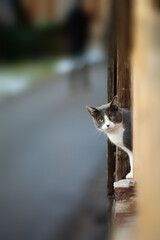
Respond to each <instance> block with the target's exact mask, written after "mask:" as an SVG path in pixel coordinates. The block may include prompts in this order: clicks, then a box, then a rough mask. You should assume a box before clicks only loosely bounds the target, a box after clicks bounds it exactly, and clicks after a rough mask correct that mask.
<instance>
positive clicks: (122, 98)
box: [116, 0, 131, 181]
mask: <svg viewBox="0 0 160 240" xmlns="http://www.w3.org/2000/svg"><path fill="white" fill-rule="evenodd" d="M116 22H117V96H118V102H119V105H120V107H123V108H129V109H130V106H131V96H130V92H131V72H130V48H131V40H130V39H131V33H130V29H131V0H118V1H116ZM129 170H130V166H129V160H128V156H127V154H126V153H125V152H124V151H122V150H121V149H119V148H117V149H116V181H117V180H120V179H123V178H125V177H126V175H127V173H128V172H129Z"/></svg>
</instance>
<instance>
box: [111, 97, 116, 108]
mask: <svg viewBox="0 0 160 240" xmlns="http://www.w3.org/2000/svg"><path fill="white" fill-rule="evenodd" d="M110 108H114V109H118V99H117V96H114V97H113V99H112V101H111V103H110Z"/></svg>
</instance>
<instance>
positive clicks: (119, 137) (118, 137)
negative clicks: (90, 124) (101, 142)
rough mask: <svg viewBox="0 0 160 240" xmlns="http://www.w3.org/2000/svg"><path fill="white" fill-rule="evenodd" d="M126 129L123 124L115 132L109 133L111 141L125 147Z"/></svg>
mask: <svg viewBox="0 0 160 240" xmlns="http://www.w3.org/2000/svg"><path fill="white" fill-rule="evenodd" d="M124 131H125V129H124V128H123V127H122V126H121V127H119V128H118V129H116V130H115V131H113V132H110V133H107V135H108V137H109V139H110V140H111V142H113V143H114V144H115V145H117V146H119V147H123V145H124V144H123V134H124Z"/></svg>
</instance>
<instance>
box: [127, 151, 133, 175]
mask: <svg viewBox="0 0 160 240" xmlns="http://www.w3.org/2000/svg"><path fill="white" fill-rule="evenodd" d="M128 155H129V162H130V169H131V170H130V172H129V173H128V174H127V175H126V178H133V154H132V153H131V152H130V153H128Z"/></svg>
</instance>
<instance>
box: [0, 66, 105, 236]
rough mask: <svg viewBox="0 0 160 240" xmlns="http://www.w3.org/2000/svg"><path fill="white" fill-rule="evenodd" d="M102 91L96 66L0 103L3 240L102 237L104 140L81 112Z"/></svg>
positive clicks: (102, 69) (98, 99)
mask: <svg viewBox="0 0 160 240" xmlns="http://www.w3.org/2000/svg"><path fill="white" fill-rule="evenodd" d="M105 94H106V66H105V64H94V65H92V66H89V67H87V66H86V67H84V68H83V69H81V70H75V71H73V72H72V73H70V74H66V75H60V76H56V77H55V78H54V79H53V81H51V80H48V81H46V82H45V83H43V84H41V85H39V86H37V87H34V88H32V89H30V90H29V91H26V92H23V94H21V95H19V96H17V97H14V98H10V99H7V100H6V101H3V102H2V103H1V104H0V136H1V137H0V152H1V161H0V185H1V194H0V198H1V199H0V205H1V207H0V208H1V210H0V212H1V221H0V225H1V226H0V229H1V230H0V239H2V240H51V239H52V240H61V239H62V240H67V239H68V240H72V239H73V240H101V239H102V240H103V239H105V237H104V234H105V224H106V222H105V221H106V214H105V211H106V199H105V197H106V192H105V191H106V189H105V188H106V182H105V181H106V137H105V136H104V135H103V134H102V135H101V133H100V132H98V131H97V130H96V129H95V127H94V125H93V122H92V119H91V117H90V116H89V113H88V112H87V110H86V109H85V106H86V105H93V106H94V105H100V104H103V103H104V102H105V99H106V96H105Z"/></svg>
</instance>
